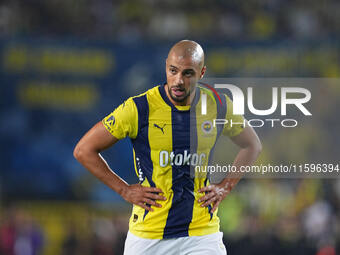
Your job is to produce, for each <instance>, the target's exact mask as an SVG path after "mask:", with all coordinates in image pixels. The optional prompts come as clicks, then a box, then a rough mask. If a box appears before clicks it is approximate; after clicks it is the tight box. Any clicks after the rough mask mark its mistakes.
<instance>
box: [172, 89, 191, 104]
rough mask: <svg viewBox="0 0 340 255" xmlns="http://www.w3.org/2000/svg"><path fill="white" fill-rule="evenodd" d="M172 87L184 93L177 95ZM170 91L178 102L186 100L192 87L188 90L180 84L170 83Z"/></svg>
mask: <svg viewBox="0 0 340 255" xmlns="http://www.w3.org/2000/svg"><path fill="white" fill-rule="evenodd" d="M172 89H176V90H178V91H179V92H182V95H176V94H175V93H174V91H173V90H172ZM168 92H169V95H170V97H171V99H172V100H174V101H175V102H178V103H182V102H184V101H185V100H187V98H188V97H189V96H190V89H189V90H188V91H186V90H185V89H184V88H181V87H179V86H172V87H170V86H169V85H168Z"/></svg>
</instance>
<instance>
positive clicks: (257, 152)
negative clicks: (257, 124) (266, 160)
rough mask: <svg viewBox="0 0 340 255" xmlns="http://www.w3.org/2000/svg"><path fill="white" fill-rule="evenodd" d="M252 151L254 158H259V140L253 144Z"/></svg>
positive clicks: (260, 149)
mask: <svg viewBox="0 0 340 255" xmlns="http://www.w3.org/2000/svg"><path fill="white" fill-rule="evenodd" d="M252 150H253V151H254V154H255V155H256V157H258V156H260V154H261V152H262V143H261V141H260V139H258V138H257V139H256V140H255V141H254V142H253V144H252Z"/></svg>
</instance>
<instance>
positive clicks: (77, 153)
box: [73, 143, 86, 162]
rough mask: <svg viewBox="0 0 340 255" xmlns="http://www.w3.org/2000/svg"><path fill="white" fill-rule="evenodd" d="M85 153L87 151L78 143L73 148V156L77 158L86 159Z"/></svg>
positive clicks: (79, 159)
mask: <svg viewBox="0 0 340 255" xmlns="http://www.w3.org/2000/svg"><path fill="white" fill-rule="evenodd" d="M85 154H86V153H85V150H84V148H83V146H82V145H80V144H79V143H78V144H77V145H76V147H75V148H74V150H73V156H74V157H75V159H76V160H78V161H79V162H81V161H82V160H83V159H84V157H85Z"/></svg>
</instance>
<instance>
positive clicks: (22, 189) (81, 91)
mask: <svg viewBox="0 0 340 255" xmlns="http://www.w3.org/2000/svg"><path fill="white" fill-rule="evenodd" d="M170 46H171V44H168V43H164V44H157V45H156V44H152V43H142V44H138V45H135V44H130V45H129V44H124V45H123V44H117V43H110V42H98V41H81V40H76V39H37V38H35V39H31V38H14V39H4V40H2V41H0V54H1V55H0V56H1V68H0V77H1V78H0V81H1V86H0V107H1V108H0V122H1V125H0V140H1V147H0V158H1V170H0V171H1V176H0V177H1V179H0V185H1V191H2V196H3V197H4V199H5V200H6V199H7V200H8V199H9V198H10V199H16V198H20V199H25V198H29V199H35V198H36V199H44V198H47V199H50V198H53V199H93V200H96V201H98V200H102V201H111V200H116V199H119V198H118V196H117V195H115V194H114V192H112V191H110V190H109V189H108V188H106V187H105V186H104V185H102V184H99V182H97V181H96V180H95V178H93V177H91V176H89V174H88V173H87V172H86V171H85V170H84V169H83V168H82V167H81V166H80V165H79V164H78V163H77V162H76V161H75V159H74V158H73V155H72V152H73V148H74V146H75V144H76V142H77V141H78V140H79V139H80V137H81V136H82V135H83V134H84V133H85V132H86V131H87V130H88V129H90V128H91V127H92V126H93V125H94V124H95V123H96V122H98V121H100V120H101V119H102V118H103V117H104V116H105V115H107V114H108V113H109V112H111V111H113V109H114V108H115V107H117V106H118V105H119V104H120V103H122V102H123V100H124V99H126V98H127V97H129V96H134V95H136V94H138V93H142V92H143V91H145V90H146V89H148V88H151V87H153V86H155V85H157V84H161V83H163V82H164V81H165V59H166V56H167V52H168V50H169V48H170ZM203 46H204V48H205V50H206V55H207V56H206V64H207V67H208V72H207V76H208V77H241V76H253V77H254V76H291V77H294V76H321V77H330V76H337V75H339V70H340V69H339V54H338V52H339V47H338V46H337V44H335V43H329V42H325V43H321V44H320V43H319V44H313V43H303V44H300V46H299V44H294V45H292V44H288V43H285V42H275V43H268V42H267V43H263V44H258V43H240V44H225V45H221V44H220V45H214V44H213V43H209V44H206V45H205V44H203ZM302 46H303V47H302ZM103 155H104V157H105V158H106V159H107V160H108V162H109V163H110V165H111V166H112V168H113V169H114V170H115V171H116V172H117V173H118V174H119V175H120V176H122V177H123V178H124V179H126V180H127V181H128V182H137V177H136V176H135V171H134V169H133V163H132V151H131V146H130V143H129V141H127V140H126V141H121V142H120V143H119V145H117V146H115V147H114V148H111V149H109V150H108V151H106V152H104V153H103Z"/></svg>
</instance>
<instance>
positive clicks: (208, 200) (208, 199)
mask: <svg viewBox="0 0 340 255" xmlns="http://www.w3.org/2000/svg"><path fill="white" fill-rule="evenodd" d="M225 97H226V103H227V113H226V119H227V120H228V123H234V125H230V124H228V125H227V124H226V125H225V127H224V129H223V135H225V136H229V137H230V139H231V140H232V141H233V142H234V143H235V144H236V145H238V146H239V147H240V151H239V153H238V154H237V156H236V158H235V160H234V162H233V166H234V167H236V169H237V171H236V172H235V173H232V174H229V175H228V176H227V177H226V178H224V179H223V180H222V182H220V183H219V184H212V185H209V186H207V187H204V188H201V189H200V190H199V192H202V193H203V192H206V195H205V196H203V197H201V198H200V199H199V202H202V204H201V206H202V207H204V206H208V205H210V204H213V205H214V206H213V208H212V211H211V212H214V211H215V210H216V208H217V207H218V205H219V204H220V202H221V201H222V200H223V199H224V198H225V197H226V196H227V194H228V193H229V192H230V191H231V190H232V189H233V188H234V187H235V185H236V184H237V183H238V182H239V180H240V179H241V178H242V176H243V174H242V172H241V171H240V167H241V166H249V165H252V164H253V163H254V162H255V161H256V159H257V157H258V156H259V155H260V152H261V150H262V145H261V142H260V139H259V138H258V136H257V134H256V133H255V131H254V129H253V128H252V127H250V126H247V125H245V127H243V125H242V123H246V121H245V120H244V119H243V116H241V115H234V114H233V103H232V101H231V100H230V98H229V97H228V96H225Z"/></svg>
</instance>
